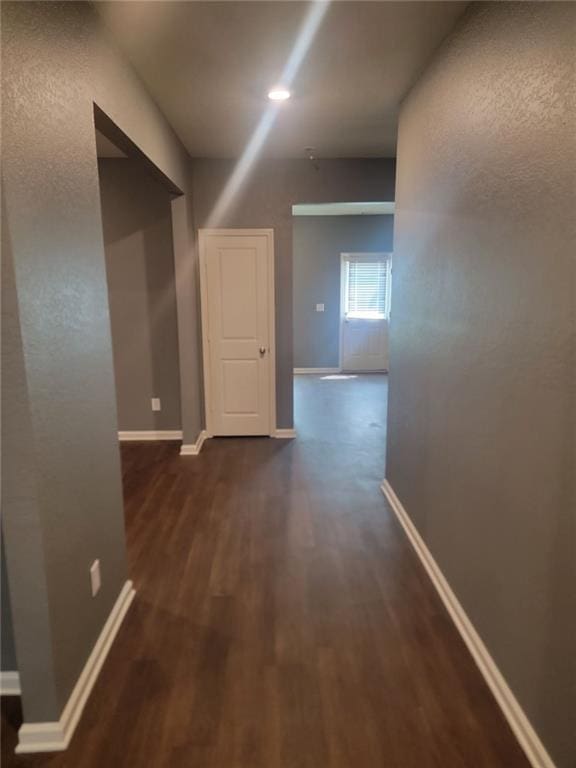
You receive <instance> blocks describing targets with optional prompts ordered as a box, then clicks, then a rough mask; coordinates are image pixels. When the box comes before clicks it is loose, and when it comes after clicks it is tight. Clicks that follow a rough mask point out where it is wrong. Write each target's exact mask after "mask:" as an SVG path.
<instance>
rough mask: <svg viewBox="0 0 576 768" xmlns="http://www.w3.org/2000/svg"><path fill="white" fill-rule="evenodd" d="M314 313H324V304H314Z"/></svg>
mask: <svg viewBox="0 0 576 768" xmlns="http://www.w3.org/2000/svg"><path fill="white" fill-rule="evenodd" d="M316 312H324V304H316Z"/></svg>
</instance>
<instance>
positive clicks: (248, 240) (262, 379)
mask: <svg viewBox="0 0 576 768" xmlns="http://www.w3.org/2000/svg"><path fill="white" fill-rule="evenodd" d="M200 259H201V283H202V285H201V288H202V337H203V342H204V369H205V370H204V382H205V389H206V392H205V395H206V421H207V429H208V432H209V433H210V434H212V435H270V434H272V433H273V431H274V429H275V392H274V389H275V382H274V379H275V377H274V359H275V354H274V252H273V240H272V231H271V230H234V229H230V230H202V231H201V232H200Z"/></svg>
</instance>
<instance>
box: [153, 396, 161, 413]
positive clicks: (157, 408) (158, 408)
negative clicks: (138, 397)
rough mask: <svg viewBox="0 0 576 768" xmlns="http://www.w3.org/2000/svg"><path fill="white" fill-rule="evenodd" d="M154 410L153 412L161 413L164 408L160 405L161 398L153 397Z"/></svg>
mask: <svg viewBox="0 0 576 768" xmlns="http://www.w3.org/2000/svg"><path fill="white" fill-rule="evenodd" d="M152 410H153V411H161V410H162V406H161V404H160V398H159V397H153V398H152Z"/></svg>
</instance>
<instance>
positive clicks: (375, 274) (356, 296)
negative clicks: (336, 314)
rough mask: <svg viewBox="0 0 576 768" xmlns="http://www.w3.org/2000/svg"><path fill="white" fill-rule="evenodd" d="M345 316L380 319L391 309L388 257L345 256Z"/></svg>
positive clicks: (386, 315)
mask: <svg viewBox="0 0 576 768" xmlns="http://www.w3.org/2000/svg"><path fill="white" fill-rule="evenodd" d="M345 280H346V285H345V304H344V312H345V314H346V317H351V318H359V319H365V320H383V319H385V318H387V317H388V314H389V309H390V259H389V258H385V257H383V256H371V255H370V254H365V255H360V254H359V255H357V256H354V255H347V256H345Z"/></svg>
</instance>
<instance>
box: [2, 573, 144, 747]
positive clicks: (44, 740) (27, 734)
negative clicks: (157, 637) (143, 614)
mask: <svg viewBox="0 0 576 768" xmlns="http://www.w3.org/2000/svg"><path fill="white" fill-rule="evenodd" d="M134 595H135V591H134V587H133V586H132V582H131V581H127V582H126V583H125V584H124V586H123V587H122V591H121V592H120V594H119V595H118V599H117V600H116V603H115V604H114V607H113V608H112V610H111V611H110V615H109V616H108V618H107V620H106V623H105V624H104V626H103V627H102V631H101V632H100V635H99V637H98V640H96V643H95V645H94V648H93V649H92V653H91V654H90V656H89V657H88V660H87V661H86V664H85V665H84V669H83V670H82V672H81V673H80V677H79V678H78V680H77V682H76V685H75V686H74V690H73V691H72V693H71V694H70V698H69V699H68V701H67V703H66V706H65V707H64V710H63V711H62V715H61V716H60V719H59V720H57V721H55V722H48V723H24V724H23V725H22V726H21V727H20V730H19V731H18V745H17V747H16V752H17V753H18V754H23V753H28V752H60V751H62V750H63V749H66V748H67V746H68V744H69V743H70V739H71V738H72V734H73V733H74V730H75V728H76V726H77V725H78V721H79V719H80V715H81V714H82V710H83V709H84V706H85V704H86V702H87V700H88V696H89V695H90V692H91V691H92V688H93V687H94V683H95V682H96V679H97V677H98V674H99V672H100V670H101V668H102V665H103V664H104V661H105V659H106V656H107V655H108V651H109V650H110V648H111V646H112V643H113V642H114V638H115V637H116V635H117V634H118V630H119V629H120V626H121V625H122V620H123V619H124V616H125V615H126V613H127V611H128V608H129V607H130V603H131V602H132V600H133V599H134Z"/></svg>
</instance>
